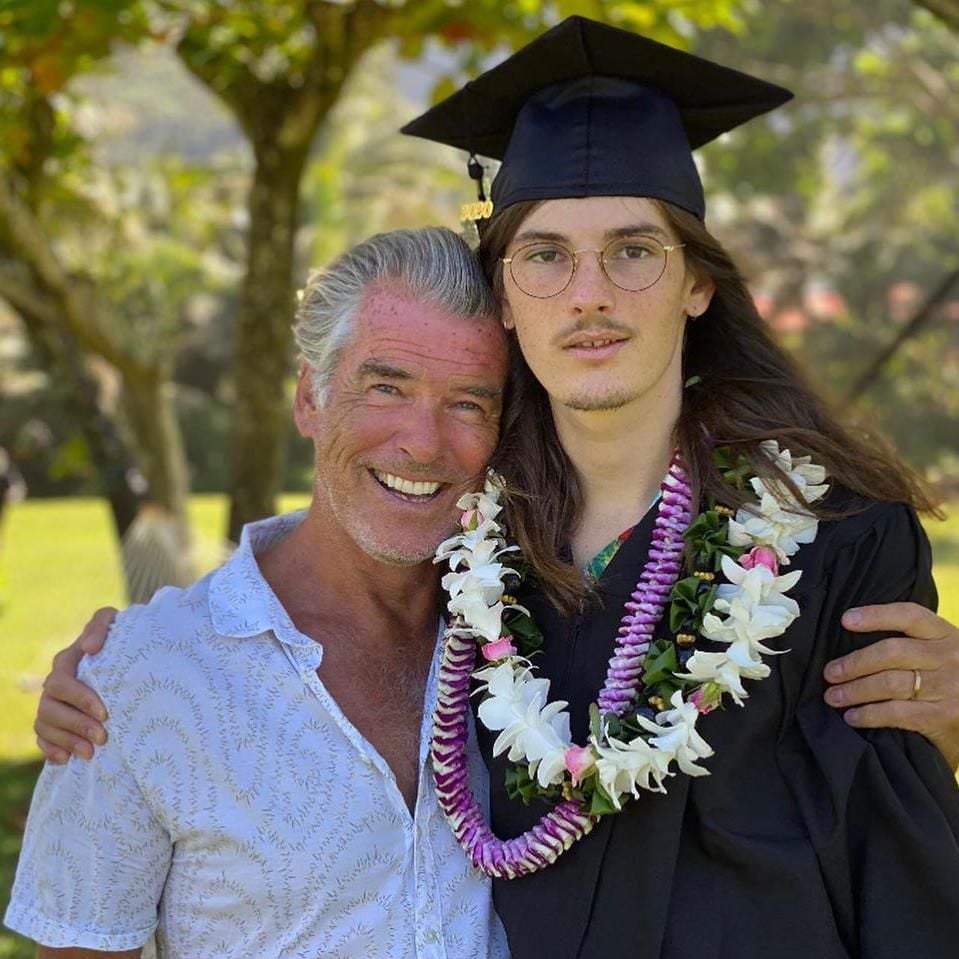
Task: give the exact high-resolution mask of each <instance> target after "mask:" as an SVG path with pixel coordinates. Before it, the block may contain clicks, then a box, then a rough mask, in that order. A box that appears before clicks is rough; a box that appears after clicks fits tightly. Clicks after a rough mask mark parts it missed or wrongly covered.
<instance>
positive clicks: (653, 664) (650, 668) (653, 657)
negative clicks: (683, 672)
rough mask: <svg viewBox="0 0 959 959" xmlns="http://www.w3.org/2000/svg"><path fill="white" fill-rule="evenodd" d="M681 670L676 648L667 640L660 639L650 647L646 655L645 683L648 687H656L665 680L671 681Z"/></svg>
mask: <svg viewBox="0 0 959 959" xmlns="http://www.w3.org/2000/svg"><path fill="white" fill-rule="evenodd" d="M677 669H679V660H678V659H677V658H676V647H675V646H674V645H673V644H672V643H671V642H670V641H669V640H667V639H660V640H658V641H657V642H655V643H653V645H652V646H650V647H649V652H648V653H647V654H646V670H645V672H644V674H643V682H644V683H645V684H646V685H647V686H655V685H656V684H657V683H661V682H663V680H670V679H671V678H672V675H673V673H674V672H676V670H677Z"/></svg>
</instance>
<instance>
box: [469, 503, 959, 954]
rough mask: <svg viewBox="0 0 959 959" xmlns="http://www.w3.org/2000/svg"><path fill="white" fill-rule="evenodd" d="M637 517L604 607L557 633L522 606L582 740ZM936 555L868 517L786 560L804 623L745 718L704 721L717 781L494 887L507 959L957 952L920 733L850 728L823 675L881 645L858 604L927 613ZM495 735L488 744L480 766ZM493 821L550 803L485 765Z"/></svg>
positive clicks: (657, 800)
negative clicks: (860, 621) (541, 639)
mask: <svg viewBox="0 0 959 959" xmlns="http://www.w3.org/2000/svg"><path fill="white" fill-rule="evenodd" d="M653 520H654V516H653V515H652V514H650V515H648V516H647V517H646V518H645V519H644V520H643V521H642V522H641V523H640V524H639V526H638V527H637V528H636V529H635V530H634V532H633V535H632V536H631V537H630V538H629V539H628V540H627V541H626V543H624V544H623V546H622V547H621V548H620V550H619V552H618V553H617V554H616V556H615V557H614V558H613V561H612V562H611V564H610V566H609V568H608V569H607V570H606V572H605V574H604V575H603V577H602V579H601V582H600V584H599V596H600V599H601V605H600V607H599V608H594V609H592V611H591V612H589V613H588V614H586V615H584V616H581V617H580V618H578V619H577V620H576V621H574V622H568V621H564V620H562V619H561V618H560V617H559V616H558V615H557V614H556V612H555V611H554V610H553V609H552V608H551V607H550V606H549V605H548V603H546V602H545V600H544V599H543V598H542V597H541V596H539V595H537V594H536V593H535V592H534V591H530V592H528V593H526V594H524V595H523V601H524V602H525V603H526V604H527V605H528V606H529V607H530V608H531V611H532V612H533V613H534V615H535V617H536V618H537V620H538V622H539V624H540V626H541V628H542V629H543V631H544V633H545V635H546V640H547V642H546V648H545V651H544V653H543V655H542V656H540V657H538V659H539V668H540V675H544V676H547V677H548V678H549V679H550V680H551V681H552V687H551V697H552V698H554V699H555V698H560V699H565V700H568V701H569V703H570V710H571V717H572V726H573V736H574V739H575V740H576V741H577V742H580V743H582V742H584V741H585V739H586V735H587V731H586V728H585V727H586V717H587V710H588V706H589V703H590V702H591V701H594V700H595V698H596V694H597V691H598V690H599V688H600V686H601V684H602V682H603V678H604V675H605V670H606V663H607V660H608V658H609V656H610V653H611V650H612V647H613V640H614V638H615V636H616V630H617V627H618V625H619V621H620V618H621V616H622V613H623V603H624V602H625V600H626V598H627V597H628V595H629V594H630V592H631V591H632V590H633V589H634V588H635V583H636V581H637V579H638V577H639V573H640V571H641V569H642V566H643V564H644V563H645V561H646V552H647V549H648V544H649V538H650V534H651V530H652V525H653ZM930 567H931V560H930V551H929V545H928V542H927V540H926V538H925V535H924V533H923V532H922V529H921V528H920V526H919V524H918V522H917V520H916V518H915V516H914V514H913V513H912V512H911V511H910V510H908V509H907V508H905V507H900V506H895V505H889V504H875V503H873V504H870V505H869V506H868V508H867V509H866V510H865V511H864V512H862V513H859V514H858V515H855V516H852V517H849V518H846V519H843V520H841V521H837V522H825V523H820V526H819V534H818V536H817V538H816V540H815V542H814V543H812V544H810V545H808V546H805V547H803V548H802V549H801V551H800V552H799V553H798V554H797V555H796V556H794V557H793V562H792V565H791V566H790V567H788V569H789V570H792V569H796V568H799V569H802V570H803V576H802V578H801V580H800V582H799V584H798V585H797V586H796V587H795V589H794V590H792V591H791V593H790V595H792V596H793V597H795V598H796V600H797V601H798V603H799V606H800V609H801V615H800V617H799V619H798V620H796V621H795V622H794V623H793V625H792V626H791V627H790V628H789V630H788V631H787V632H786V633H785V634H784V635H783V636H781V637H779V638H778V639H776V640H772V641H770V644H771V645H772V646H773V647H774V648H777V649H788V650H789V652H788V653H787V654H786V655H783V656H777V657H770V658H769V659H768V660H767V661H768V662H769V663H770V666H771V667H772V674H771V676H770V677H769V678H767V679H765V680H763V681H761V682H751V681H749V680H747V681H746V688H747V690H748V692H749V699H748V700H746V705H745V707H744V708H743V709H739V708H737V707H736V706H735V705H734V704H730V705H727V706H726V708H725V709H723V710H717V711H715V712H713V713H710V714H709V715H707V716H705V717H703V719H702V720H701V721H700V723H699V727H698V728H699V729H700V731H701V733H702V735H703V736H704V737H705V738H706V740H707V741H708V742H709V743H710V745H711V746H713V748H714V749H715V751H716V753H715V755H714V756H713V757H712V758H710V759H707V760H704V761H703V764H704V765H706V766H707V767H708V768H709V769H710V771H711V775H710V776H706V777H699V778H695V779H691V778H689V777H687V776H684V775H681V774H680V775H677V776H675V777H673V778H670V779H669V780H667V789H668V793H667V794H666V795H661V794H656V793H644V794H642V797H641V799H639V800H634V801H632V802H630V804H629V805H628V806H627V807H626V809H625V810H624V811H623V812H622V813H620V814H619V815H616V816H610V817H604V818H603V819H602V820H601V821H600V823H599V824H598V825H597V826H596V828H595V829H594V830H593V832H592V833H591V834H590V835H589V836H587V837H586V838H585V839H583V840H581V841H580V842H579V843H576V844H575V845H574V846H573V848H572V849H570V850H569V851H568V852H567V853H565V854H564V855H563V856H561V857H560V859H559V860H558V862H557V863H555V864H554V865H553V866H551V867H549V868H548V869H546V870H543V871H541V872H538V873H535V874H533V875H531V876H528V877H524V878H522V879H514V880H496V881H495V882H494V897H495V903H496V908H497V911H498V912H499V915H500V917H501V918H502V920H503V923H504V925H505V927H506V930H507V934H508V936H509V942H510V947H511V950H512V953H513V956H514V959H534V957H535V959H540V957H549V959H572V957H584V959H592V957H597V959H599V957H602V959H610V957H612V956H619V955H622V956H628V957H630V959H654V957H657V959H658V957H662V959H760V957H762V959H793V957H795V959H800V957H801V959H811V957H815V959H840V957H850V956H857V957H858V956H861V957H864V959H874V957H890V959H893V957H895V959H902V957H903V956H910V957H911V956H917V957H923V959H927V957H940V956H941V957H946V956H956V955H959V793H957V789H956V782H955V779H954V778H953V774H952V772H951V771H950V769H949V768H948V766H947V764H946V762H945V760H944V758H943V756H942V755H941V754H940V753H939V751H938V750H936V749H935V748H934V747H933V746H932V745H931V744H930V743H929V742H928V741H927V740H925V739H924V738H923V737H921V736H919V735H917V734H913V733H906V732H901V731H896V730H876V731H863V732H860V731H857V730H855V729H853V728H851V727H850V726H848V725H846V724H845V723H844V722H843V720H842V717H841V714H840V713H839V712H838V711H836V710H834V709H832V708H831V707H828V706H827V705H826V704H825V703H824V702H823V699H822V694H823V691H824V688H825V687H824V682H823V679H822V669H823V665H824V664H825V663H826V662H827V661H829V660H830V659H832V658H833V657H835V656H837V655H842V654H844V653H847V652H849V651H851V650H853V649H855V648H857V647H860V646H863V645H865V644H867V643H869V642H872V641H874V640H875V639H877V638H879V637H877V636H876V635H856V634H852V633H849V632H847V631H845V630H843V629H842V627H841V626H840V622H839V619H840V616H841V614H842V612H843V611H844V610H845V609H847V608H849V607H851V606H856V605H863V604H866V603H871V602H879V601H892V600H914V601H917V602H920V603H923V604H925V605H929V606H933V607H934V605H935V601H936V596H935V587H934V585H933V582H932V577H931V569H930ZM492 738H493V737H492V736H491V735H490V734H489V733H487V732H486V731H485V730H482V729H481V735H480V739H481V745H482V748H483V749H484V753H485V755H486V757H487V759H488V760H489V751H490V745H491V742H492ZM490 766H491V769H490V772H491V780H492V782H491V788H492V794H491V806H492V809H491V818H492V824H493V828H494V831H495V832H496V833H497V835H499V836H501V837H507V836H514V835H517V834H519V833H520V832H522V831H524V830H525V829H527V828H529V826H530V825H532V823H533V822H535V820H536V819H537V818H538V817H539V816H540V815H542V813H543V811H544V809H545V807H544V806H543V805H541V804H540V805H538V806H537V805H535V804H534V805H531V806H530V807H524V806H523V804H522V803H520V802H513V801H511V800H509V799H508V798H507V796H506V792H505V788H504V785H503V772H504V765H503V762H502V760H496V761H491V762H490Z"/></svg>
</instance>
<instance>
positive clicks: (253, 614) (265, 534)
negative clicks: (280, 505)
mask: <svg viewBox="0 0 959 959" xmlns="http://www.w3.org/2000/svg"><path fill="white" fill-rule="evenodd" d="M304 516H305V510H300V511H299V512H296V513H287V514H285V515H283V516H271V517H270V518H269V519H263V520H259V521H258V522H256V523H248V524H247V525H246V526H244V527H243V532H242V533H241V535H240V545H239V546H238V547H237V548H236V552H234V554H233V555H232V556H231V557H230V558H229V559H228V560H227V561H226V563H224V564H223V565H222V566H221V567H220V568H219V569H218V570H216V571H215V572H214V573H213V575H212V578H211V580H210V594H209V602H210V618H211V620H212V622H213V628H214V629H215V630H216V631H217V633H219V634H220V635H221V636H234V637H236V638H238V639H243V638H247V637H251V636H260V635H262V634H263V633H265V632H268V631H272V632H273V633H274V634H275V635H276V638H277V639H278V640H280V642H282V643H286V644H287V645H290V646H315V645H316V644H315V643H314V641H313V640H311V639H310V638H309V637H308V636H304V635H303V634H302V633H301V632H299V631H298V630H297V629H296V627H295V626H294V625H293V621H292V620H291V619H290V617H289V615H288V614H287V612H286V610H285V609H284V608H283V606H282V605H281V604H280V601H279V599H277V597H276V594H275V593H274V592H273V590H272V589H271V588H270V584H269V583H267V581H266V579H264V577H263V573H262V572H260V567H259V565H258V564H257V561H256V554H257V553H262V552H264V551H265V550H267V549H269V548H270V547H271V546H274V545H276V543H278V542H279V541H280V540H281V539H283V537H285V536H286V535H287V534H288V533H290V532H291V531H292V530H294V529H295V528H296V527H297V526H299V525H300V523H301V522H302V521H303V517H304Z"/></svg>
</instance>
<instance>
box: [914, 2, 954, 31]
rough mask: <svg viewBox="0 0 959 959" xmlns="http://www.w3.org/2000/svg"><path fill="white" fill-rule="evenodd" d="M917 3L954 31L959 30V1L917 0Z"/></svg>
mask: <svg viewBox="0 0 959 959" xmlns="http://www.w3.org/2000/svg"><path fill="white" fill-rule="evenodd" d="M916 3H917V4H918V5H919V6H920V7H925V8H926V9H927V10H929V11H931V12H932V13H934V14H935V15H936V16H937V17H939V18H940V19H941V20H944V21H945V23H946V25H947V26H949V27H951V28H952V29H953V30H959V0H916Z"/></svg>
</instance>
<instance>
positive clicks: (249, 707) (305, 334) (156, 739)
mask: <svg viewBox="0 0 959 959" xmlns="http://www.w3.org/2000/svg"><path fill="white" fill-rule="evenodd" d="M296 335H297V341H298V343H299V346H300V349H301V351H302V355H303V357H304V360H305V362H304V365H303V368H302V370H301V373H300V378H299V382H298V386H297V391H296V401H295V412H294V415H295V420H296V424H297V427H298V429H299V431H300V433H301V434H302V435H303V436H305V437H307V438H309V439H310V440H311V441H312V443H313V445H314V447H315V451H316V459H315V482H314V495H313V499H312V502H311V504H310V507H309V509H308V510H307V511H306V512H305V513H304V514H302V515H294V516H285V517H275V518H273V519H269V520H265V521H263V522H260V523H255V524H253V525H251V526H249V527H247V528H246V529H245V530H244V532H243V537H242V541H241V544H240V547H239V549H238V550H237V552H236V553H235V554H234V556H233V557H232V558H231V559H230V560H229V562H227V563H226V564H225V565H224V566H223V567H221V568H220V569H219V570H217V571H216V572H214V573H212V574H211V575H209V576H207V577H206V578H204V579H203V580H201V581H200V582H199V583H197V584H196V585H194V586H193V587H191V588H189V589H187V590H172V589H168V590H164V591H161V592H160V593H159V594H158V595H157V596H156V597H155V598H154V600H153V601H152V602H151V603H150V605H148V606H145V607H135V608H134V609H132V610H130V611H128V612H126V613H122V614H121V615H120V616H119V618H118V620H117V623H116V626H115V628H114V630H113V633H112V636H111V640H110V643H109V644H108V646H107V649H106V650H105V651H104V652H103V653H102V654H101V655H100V656H98V657H96V658H95V659H89V660H87V661H86V663H85V664H84V678H85V679H86V680H87V681H88V682H90V683H91V684H92V685H93V686H94V688H96V689H97V690H98V692H99V694H100V695H101V697H102V698H103V700H104V701H105V702H106V703H107V704H108V705H109V708H110V713H111V730H110V732H111V735H110V739H109V742H108V743H107V744H106V745H104V746H103V747H102V748H101V749H99V750H98V752H97V755H96V757H95V758H94V759H93V761H92V762H90V763H73V764H70V765H69V766H65V767H53V766H50V767H48V768H47V769H45V770H44V773H43V775H42V777H41V780H40V783H39V785H38V788H37V792H36V795H35V797H34V801H33V806H32V809H31V813H30V819H29V822H28V826H27V833H26V837H25V841H24V848H23V854H22V857H21V861H20V865H19V870H18V875H17V880H16V884H15V886H14V891H13V896H12V900H11V905H10V908H9V911H8V913H7V916H6V921H7V924H8V925H10V926H11V927H13V928H15V929H16V930H18V931H20V932H22V933H24V934H26V935H28V936H30V937H31V938H33V939H35V940H36V941H37V942H39V943H41V944H42V945H41V949H40V955H41V956H53V955H69V956H93V955H101V954H104V953H106V954H108V955H116V956H139V955H141V949H143V947H144V946H147V944H148V943H149V942H150V940H151V937H152V936H154V934H155V936H156V944H157V948H158V951H159V952H160V954H162V955H164V956H170V957H176V956H183V957H190V959H196V957H199V956H212V955H214V954H215V955H218V956H223V957H227V956H234V957H237V959H241V957H242V959H249V957H251V956H257V957H268V956H281V955H282V956H311V957H312V956H319V955H323V956H363V957H377V956H380V957H384V959H386V957H391V959H393V957H399V956H423V957H427V956H428V957H444V956H449V957H451V959H452V957H454V956H455V957H457V959H459V957H463V956H476V957H488V956H494V957H495V956H505V955H506V947H505V939H504V935H503V931H502V927H501V926H500V924H499V921H498V920H497V918H496V916H495V913H494V912H493V909H492V904H491V898H490V894H489V884H488V881H487V880H486V879H485V877H482V876H481V875H480V874H478V873H476V872H475V871H474V870H473V869H472V868H471V867H470V865H469V863H468V861H467V859H466V857H465V856H463V854H462V851H461V850H460V849H459V847H458V846H457V844H456V841H455V839H454V838H453V836H452V834H451V833H450V831H449V829H448V828H447V826H446V823H445V822H444V821H443V818H442V816H441V815H440V814H439V811H438V809H437V807H436V802H435V797H434V795H433V791H432V790H433V786H432V783H431V780H430V777H429V775H428V773H427V772H426V771H425V766H424V760H425V756H426V751H427V743H426V734H425V731H424V730H425V729H428V723H427V724H425V725H424V722H423V716H424V708H425V709H426V712H427V715H428V713H429V712H430V695H431V694H430V693H429V692H427V693H426V697H425V700H424V692H425V691H426V690H427V678H428V675H429V672H430V664H431V662H432V660H433V657H434V651H435V650H436V648H437V629H438V625H439V620H438V616H437V609H438V600H439V596H438V583H437V577H436V575H435V573H434V570H433V568H432V565H431V559H432V556H433V553H434V551H435V549H436V547H437V545H438V544H439V542H440V541H441V540H442V539H443V538H444V537H446V536H447V535H448V533H449V531H450V528H451V525H452V523H453V519H454V517H455V515H456V502H457V500H458V499H459V498H460V497H461V496H462V494H463V493H465V492H467V491H469V490H471V489H473V488H474V487H475V486H476V485H477V483H478V482H480V481H481V478H482V476H483V474H484V470H485V467H486V463H487V461H488V460H489V458H490V456H491V454H492V452H493V448H494V446H495V444H496V441H497V436H498V432H499V420H500V412H501V408H502V402H503V389H504V385H505V381H506V351H505V337H504V333H503V330H502V327H501V326H500V324H499V322H498V320H497V318H496V307H495V302H494V301H493V299H492V296H491V294H490V292H489V290H488V287H487V285H486V284H485V283H484V282H483V279H482V276H481V274H480V273H479V267H478V265H477V263H476V261H475V260H474V259H473V257H472V256H471V255H470V253H469V251H468V250H467V248H466V246H465V244H463V242H462V241H461V240H460V239H459V238H458V237H456V236H455V235H454V234H452V233H450V232H449V231H444V230H436V229H431V230H421V231H404V232H398V233H394V234H385V235H382V236H379V237H374V238H373V239H372V240H369V241H367V242H366V243H363V244H361V245H360V246H359V247H357V248H356V249H354V250H353V251H351V252H350V253H348V254H346V255H345V256H344V257H343V258H341V259H340V260H339V261H338V262H337V263H335V264H334V265H333V266H332V267H331V268H330V269H329V270H328V271H327V272H325V273H322V274H318V275H317V276H315V277H313V278H312V279H311V281H310V284H309V286H308V288H307V290H306V293H305V295H304V297H303V300H302V303H301V305H300V309H299V315H298V321H297V326H296ZM424 702H425V707H424ZM480 779H481V780H485V776H484V777H480ZM477 785H478V788H481V789H485V785H484V783H483V782H482V781H481V782H479V783H478V784H477ZM148 954H149V948H148Z"/></svg>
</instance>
